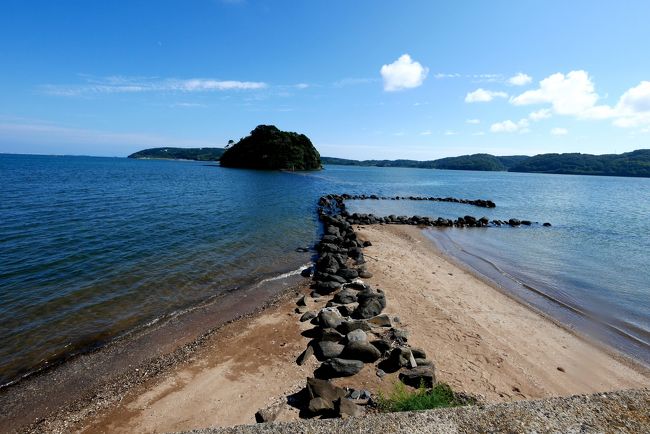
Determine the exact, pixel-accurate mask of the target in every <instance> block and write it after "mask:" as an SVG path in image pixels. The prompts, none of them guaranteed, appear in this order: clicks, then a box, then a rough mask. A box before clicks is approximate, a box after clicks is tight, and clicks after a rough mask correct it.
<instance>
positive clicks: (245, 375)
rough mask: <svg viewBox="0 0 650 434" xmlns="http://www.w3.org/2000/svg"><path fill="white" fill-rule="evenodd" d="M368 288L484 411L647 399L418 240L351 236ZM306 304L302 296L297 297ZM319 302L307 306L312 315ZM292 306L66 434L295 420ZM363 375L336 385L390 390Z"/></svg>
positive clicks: (302, 326)
mask: <svg viewBox="0 0 650 434" xmlns="http://www.w3.org/2000/svg"><path fill="white" fill-rule="evenodd" d="M357 233H358V235H359V238H361V239H366V240H370V241H371V242H372V246H370V247H367V248H366V249H365V250H364V254H365V257H366V260H367V261H368V269H369V271H371V272H372V273H373V274H374V276H373V278H371V279H369V280H368V282H369V283H370V284H371V285H372V286H373V287H375V288H381V289H382V290H384V291H385V292H386V296H387V299H388V306H387V308H386V313H388V314H390V315H391V317H399V319H400V322H401V325H400V327H402V328H405V329H406V330H408V331H409V332H410V336H409V343H411V345H413V346H417V347H420V348H423V349H424V350H426V352H427V354H428V355H429V358H430V359H432V360H433V362H434V363H435V366H436V373H437V377H438V379H439V381H443V382H446V383H448V384H450V385H451V386H452V388H453V389H454V390H456V391H465V392H468V393H471V394H474V395H478V396H479V397H481V399H482V400H483V401H485V402H507V401H512V400H519V399H535V398H544V397H551V396H566V395H571V394H581V393H591V392H599V391H610V390H619V389H627V388H643V387H650V376H649V375H648V370H647V369H646V368H644V367H641V366H638V365H636V364H634V363H631V362H629V361H627V360H626V359H623V358H620V357H618V356H616V355H613V354H611V353H609V352H607V351H604V350H602V349H599V348H597V347H596V346H594V345H591V344H589V343H588V342H586V341H585V340H583V339H581V338H580V337H578V336H576V335H574V334H573V333H571V332H569V331H567V330H566V329H564V328H562V327H561V326H559V325H557V324H555V323H554V322H553V321H551V320H550V319H548V318H546V317H544V316H542V315H540V314H539V313H536V312H534V311H533V310H531V309H530V308H528V307H526V306H524V305H522V304H520V303H519V302H517V301H515V300H513V299H512V298H510V297H508V296H507V295H505V294H503V293H502V292H500V291H499V290H498V289H496V288H494V287H492V286H490V285H488V284H487V283H485V282H484V281H482V280H480V279H479V278H477V277H475V276H474V275H473V274H471V273H469V272H468V271H465V270H463V269H462V268H460V267H458V266H456V265H454V264H453V263H452V262H450V261H449V260H447V259H446V258H444V257H443V256H441V255H440V253H439V252H437V250H436V249H435V247H434V246H433V244H432V243H431V241H430V240H428V239H427V238H426V236H425V235H424V234H423V233H422V231H421V229H418V228H416V227H412V226H403V225H386V226H379V225H376V226H365V227H361V228H357ZM305 292H307V289H305ZM322 303H324V300H323V302H320V303H316V304H312V305H311V306H310V308H312V309H313V308H318V307H319V306H320V305H321V304H322ZM294 308H295V303H294V300H289V301H286V302H284V303H281V304H279V305H277V306H274V307H271V308H269V309H267V310H266V311H264V312H263V313H262V314H260V315H259V316H257V317H254V318H249V319H244V320H241V321H237V322H234V323H231V324H228V325H226V326H225V327H224V328H223V329H222V330H221V331H219V332H218V333H216V334H215V335H214V336H213V337H212V338H211V340H210V342H209V343H208V344H207V345H205V347H204V348H202V349H200V350H198V351H197V352H196V354H195V355H194V356H193V357H192V358H191V359H190V360H189V361H188V362H186V363H183V364H180V365H178V366H176V367H174V368H173V369H172V370H170V371H169V372H167V373H165V374H163V375H162V376H159V377H158V378H155V379H153V380H151V381H149V382H148V383H145V384H144V385H140V386H136V387H135V388H134V389H133V390H131V391H130V392H129V393H128V394H127V395H126V396H125V397H124V398H123V399H122V400H121V402H120V403H119V404H118V406H117V407H115V408H113V409H110V410H108V411H104V412H102V413H99V414H96V415H93V416H90V417H88V418H86V420H85V421H83V422H82V423H80V424H79V425H77V428H78V429H79V430H81V431H86V432H135V431H137V432H165V431H179V430H190V429H197V428H204V427H209V426H230V425H235V424H244V423H254V422H255V419H254V414H255V412H256V411H257V410H258V409H260V408H264V407H266V406H269V405H276V406H278V407H279V408H280V409H281V411H280V415H279V417H278V420H292V419H296V418H297V417H298V414H297V411H296V410H294V409H293V408H291V407H290V406H287V405H283V403H284V402H285V401H286V396H287V395H290V394H291V393H293V392H296V391H298V390H299V389H301V388H302V387H303V386H304V383H305V378H306V377H307V376H311V375H312V372H313V370H314V369H315V368H316V367H317V362H316V360H315V359H313V358H312V359H311V360H310V361H309V362H308V363H307V364H305V365H304V366H298V365H297V364H296V363H295V359H296V357H297V356H298V355H299V354H300V353H301V352H302V350H303V349H304V348H305V346H306V344H307V342H308V339H307V338H305V337H303V336H301V334H300V332H301V331H303V330H306V329H307V328H309V326H308V325H307V324H306V323H299V322H298V317H299V315H297V314H296V313H294ZM394 377H395V376H394V375H389V376H387V377H385V378H384V379H383V380H380V379H379V378H378V377H377V376H376V375H374V369H373V368H372V367H371V366H369V365H366V367H364V370H363V371H362V372H361V373H360V374H358V375H357V376H355V377H351V378H348V379H339V380H337V381H336V383H337V384H339V385H343V386H344V385H355V386H356V387H359V386H363V387H364V388H368V389H369V390H371V391H373V392H375V391H376V390H378V389H382V390H387V389H389V388H390V385H391V384H392V381H393V380H394Z"/></svg>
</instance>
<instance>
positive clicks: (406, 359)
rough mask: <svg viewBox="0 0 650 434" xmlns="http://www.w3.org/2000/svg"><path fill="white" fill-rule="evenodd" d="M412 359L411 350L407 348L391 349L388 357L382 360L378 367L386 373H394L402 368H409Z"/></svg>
mask: <svg viewBox="0 0 650 434" xmlns="http://www.w3.org/2000/svg"><path fill="white" fill-rule="evenodd" d="M412 358H413V355H412V354H411V350H410V349H409V348H406V347H397V348H393V349H392V351H391V352H390V354H389V355H388V358H386V359H385V360H383V361H382V362H381V363H380V364H379V367H380V368H381V369H383V370H384V371H386V372H395V371H398V370H399V369H401V368H404V367H407V368H408V367H411V359H412ZM413 364H414V366H417V365H416V364H415V363H413Z"/></svg>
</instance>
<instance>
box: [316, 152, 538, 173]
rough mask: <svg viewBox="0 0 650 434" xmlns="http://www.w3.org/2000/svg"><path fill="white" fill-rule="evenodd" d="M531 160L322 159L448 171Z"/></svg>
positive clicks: (472, 157)
mask: <svg viewBox="0 0 650 434" xmlns="http://www.w3.org/2000/svg"><path fill="white" fill-rule="evenodd" d="M527 158H530V157H527V156H525V155H513V156H508V157H495V156H494V155H490V154H474V155H461V156H460V157H448V158H441V159H439V160H429V161H417V160H362V161H359V160H346V159H344V158H332V157H322V158H321V160H322V162H323V164H340V165H344V166H377V167H413V168H419V169H448V170H483V171H505V170H508V169H509V168H510V167H512V166H513V165H516V164H519V163H521V162H522V161H524V160H525V159H527Z"/></svg>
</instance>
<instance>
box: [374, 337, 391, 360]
mask: <svg viewBox="0 0 650 434" xmlns="http://www.w3.org/2000/svg"><path fill="white" fill-rule="evenodd" d="M370 343H371V344H372V345H374V347H375V348H377V349H378V350H379V352H380V353H381V355H382V356H383V355H384V354H386V353H388V352H389V351H390V350H391V348H392V347H391V345H390V342H388V341H386V340H384V339H377V340H374V341H371V342H370Z"/></svg>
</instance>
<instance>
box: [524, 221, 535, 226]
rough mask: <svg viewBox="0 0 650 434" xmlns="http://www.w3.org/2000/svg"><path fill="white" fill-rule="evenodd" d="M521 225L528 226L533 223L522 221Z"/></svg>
mask: <svg viewBox="0 0 650 434" xmlns="http://www.w3.org/2000/svg"><path fill="white" fill-rule="evenodd" d="M521 224H522V225H524V226H530V225H532V224H533V222H531V221H530V220H522V221H521Z"/></svg>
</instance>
